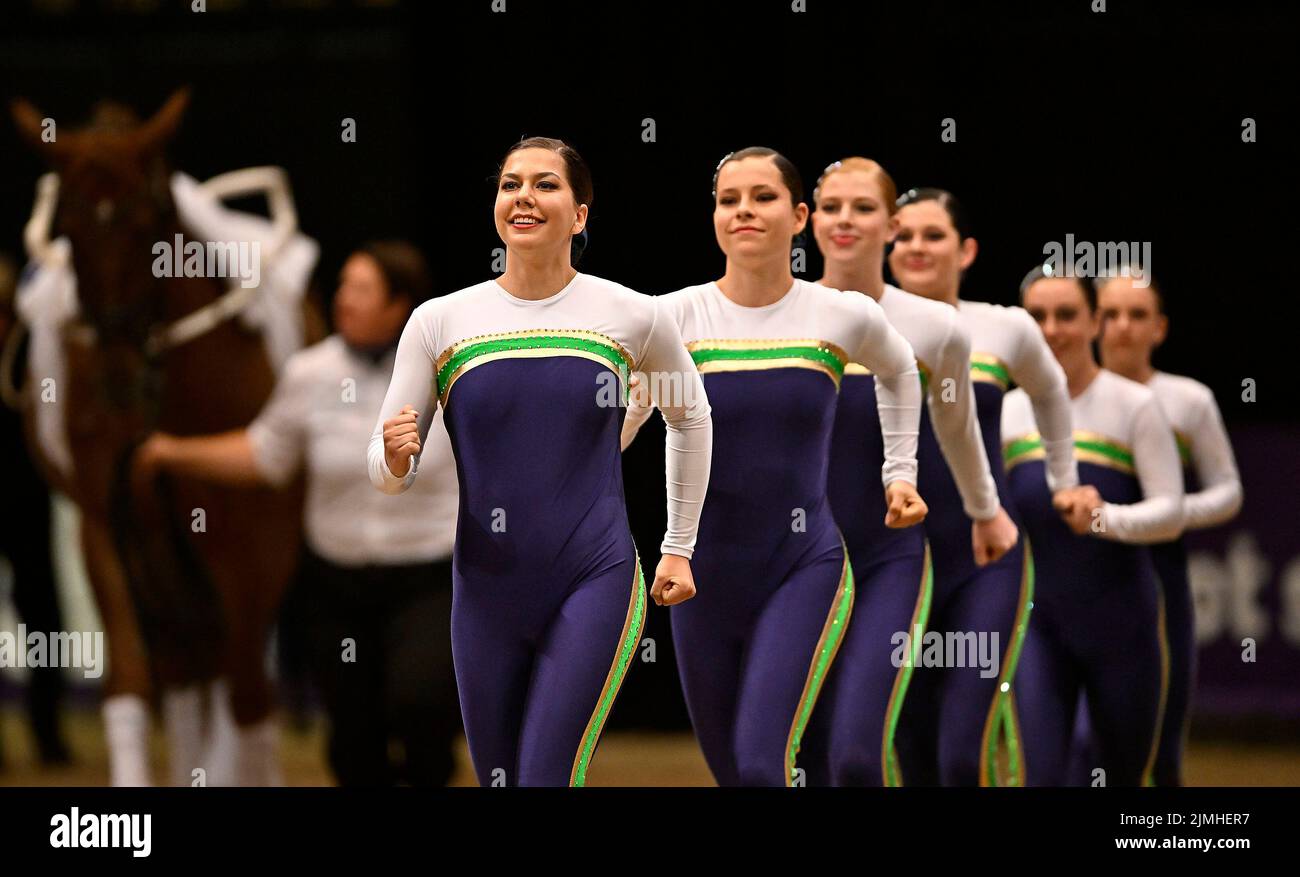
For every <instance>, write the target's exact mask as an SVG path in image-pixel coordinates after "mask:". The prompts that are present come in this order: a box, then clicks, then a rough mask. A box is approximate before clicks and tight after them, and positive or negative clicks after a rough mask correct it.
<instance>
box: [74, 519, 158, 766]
mask: <svg viewBox="0 0 1300 877" xmlns="http://www.w3.org/2000/svg"><path fill="white" fill-rule="evenodd" d="M81 547H82V551H83V552H84V553H85V558H86V569H87V571H88V573H89V577H90V583H91V587H92V589H93V591H94V593H95V602H96V604H97V606H98V608H99V614H100V618H101V619H102V620H103V623H104V631H105V639H106V640H107V649H108V655H107V658H108V674H107V677H106V679H105V681H104V701H103V708H102V709H103V717H104V735H105V738H106V740H107V743H108V758H109V776H110V781H111V783H112V784H113V785H114V786H147V785H150V771H149V699H150V696H151V694H152V685H151V683H150V678H149V656H148V653H147V651H146V649H145V644H144V637H143V636H142V635H141V633H140V625H139V623H138V621H137V619H136V614H135V606H134V604H133V603H132V600H131V592H130V589H129V587H128V585H127V580H126V573H125V571H124V570H123V568H122V563H121V559H120V558H119V557H118V556H117V548H116V547H115V546H114V544H113V538H112V534H111V532H110V530H109V526H108V521H107V520H106V519H104V518H103V517H100V516H98V515H95V514H93V513H86V512H84V511H83V513H82V516H81Z"/></svg>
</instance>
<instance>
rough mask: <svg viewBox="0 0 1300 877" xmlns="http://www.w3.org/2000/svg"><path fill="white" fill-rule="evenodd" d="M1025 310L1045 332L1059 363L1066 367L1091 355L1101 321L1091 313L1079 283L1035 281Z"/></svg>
mask: <svg viewBox="0 0 1300 877" xmlns="http://www.w3.org/2000/svg"><path fill="white" fill-rule="evenodd" d="M1025 310H1027V311H1029V315H1030V316H1031V317H1033V318H1034V322H1036V323H1038V328H1040V329H1042V330H1043V337H1044V338H1045V339H1047V346H1048V347H1050V348H1052V353H1053V354H1054V355H1055V356H1056V360H1057V362H1060V363H1062V364H1064V363H1066V362H1067V361H1071V360H1072V359H1074V358H1076V357H1079V356H1081V355H1084V354H1087V355H1088V356H1091V355H1092V342H1093V341H1094V340H1095V339H1096V338H1097V332H1098V330H1099V329H1100V327H1101V326H1100V320H1099V318H1098V316H1097V314H1096V313H1095V312H1093V311H1089V310H1088V300H1087V299H1086V298H1084V295H1083V290H1082V289H1080V288H1079V284H1078V283H1076V282H1075V281H1073V280H1071V279H1070V278H1068V277H1046V278H1043V279H1042V280H1036V281H1034V283H1033V285H1031V286H1030V287H1029V289H1027V290H1025Z"/></svg>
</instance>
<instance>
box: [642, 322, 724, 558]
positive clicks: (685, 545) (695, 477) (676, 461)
mask: <svg viewBox="0 0 1300 877" xmlns="http://www.w3.org/2000/svg"><path fill="white" fill-rule="evenodd" d="M654 302H655V316H654V323H653V324H652V325H651V327H650V335H649V337H648V338H647V339H646V345H645V351H644V353H642V355H641V361H640V362H638V363H637V369H638V370H639V371H641V372H642V373H643V375H644V376H645V378H648V379H649V387H648V389H649V391H650V395H651V398H652V399H653V400H654V404H655V405H656V406H657V407H658V408H659V410H660V412H662V414H663V418H664V423H665V425H666V426H667V430H668V432H667V435H666V436H665V438H664V470H665V472H664V476H665V483H666V486H667V493H668V531H667V532H666V533H665V534H664V541H663V544H662V545H660V548H659V550H660V552H661V553H663V554H676V555H679V556H681V557H686V558H689V557H690V556H691V555H692V554H693V553H694V552H695V537H696V534H697V533H698V532H699V529H700V511H701V510H702V509H703V508H704V496H705V494H707V493H708V490H709V466H710V464H711V461H712V456H713V417H712V415H711V413H710V409H709V400H708V397H707V396H706V395H705V394H704V382H703V381H702V380H701V379H700V373H699V371H698V370H696V368H695V362H694V360H692V359H691V355H690V354H689V353H688V352H687V351H686V345H685V344H684V343H683V342H682V335H681V332H680V330H679V329H678V328H677V323H676V322H675V321H674V320H673V319H672V318H671V316H670V314H669V313H668V311H667V309H666V308H665V307H663V306H662V305H661V303H660V302H659V301H658V300H657V299H656V300H654ZM646 416H647V417H648V416H649V410H648V409H647V410H646ZM642 420H644V418H642Z"/></svg>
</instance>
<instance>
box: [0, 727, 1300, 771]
mask: <svg viewBox="0 0 1300 877" xmlns="http://www.w3.org/2000/svg"><path fill="white" fill-rule="evenodd" d="M65 727H66V729H67V733H68V738H69V742H70V744H71V745H72V747H73V749H74V751H75V754H76V757H77V763H76V764H75V765H73V766H71V767H67V768H62V769H58V770H44V771H43V770H41V768H40V766H39V764H38V763H37V761H36V757H35V753H34V752H33V750H32V747H31V743H30V738H29V737H28V734H27V729H26V727H25V726H24V725H23V723H22V721H21V718H20V716H19V715H18V714H17V713H16V712H15V711H14V710H12V709H10V710H6V711H3V712H0V740H2V741H3V745H4V758H5V760H4V765H3V768H0V786H102V785H105V784H106V783H107V781H108V756H107V752H106V750H105V748H104V738H103V734H102V731H101V728H100V724H99V716H98V713H93V712H84V711H82V712H74V713H71V714H70V715H69V716H68V718H67V721H66V726H65ZM323 740H324V736H323V732H322V729H321V727H320V726H319V725H315V726H313V727H312V728H311V729H310V730H308V731H305V732H300V731H295V730H292V729H288V728H286V729H283V730H282V732H281V746H280V751H281V766H282V769H283V771H284V777H285V782H286V784H287V785H293V786H326V785H330V784H331V780H330V776H329V773H328V771H327V770H326V768H325V764H324V761H323V756H322V752H323ZM153 752H154V762H155V769H156V770H157V772H158V774H157V775H158V776H161V775H162V769H163V766H164V754H163V753H164V750H163V741H162V738H161V736H160V735H159V734H158V733H157V732H156V731H155V733H154V735H153ZM1186 773H1187V782H1188V784H1189V785H1194V786H1300V746H1283V745H1277V744H1243V743H1221V742H1211V741H1199V742H1197V741H1193V743H1192V744H1191V746H1190V749H1189V752H1188V756H1187V766H1186ZM712 784H713V781H712V779H711V777H710V776H709V772H708V769H707V768H706V767H705V764H704V757H703V756H702V755H701V754H700V750H699V747H698V746H696V744H695V740H694V738H693V737H691V736H690V735H689V734H665V733H653V732H629V731H623V732H610V733H607V734H605V735H604V737H603V738H602V740H601V744H600V751H599V753H598V755H597V756H596V758H595V760H594V761H593V762H592V767H591V770H590V772H589V774H588V785H591V786H710V785H712ZM453 785H457V786H472V785H475V781H474V776H473V774H472V772H471V771H470V769H469V758H468V754H467V753H466V750H465V745H464V741H463V740H462V741H461V742H460V745H459V756H458V770H457V773H456V776H455V779H454V781H453Z"/></svg>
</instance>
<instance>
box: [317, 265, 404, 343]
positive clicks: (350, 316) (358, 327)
mask: <svg viewBox="0 0 1300 877" xmlns="http://www.w3.org/2000/svg"><path fill="white" fill-rule="evenodd" d="M409 313H410V302H409V301H408V300H407V298H406V297H405V296H397V297H393V296H391V295H389V291H388V284H387V283H386V282H385V281H384V274H383V272H382V271H380V270H379V264H378V263H377V262H376V261H375V260H374V259H373V258H371V257H370V256H368V255H366V254H365V253H353V254H352V255H351V256H350V257H349V258H348V260H347V262H345V263H343V270H342V271H340V272H339V289H338V293H337V294H336V295H335V296H334V327H335V328H336V329H337V330H338V332H339V334H341V335H342V336H343V340H344V341H346V342H348V343H349V344H351V345H352V346H354V347H379V346H381V345H384V344H388V343H389V342H391V341H393V340H394V339H395V338H397V336H398V333H399V332H401V330H402V326H403V325H404V324H405V323H406V318H407V316H408V315H409Z"/></svg>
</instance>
